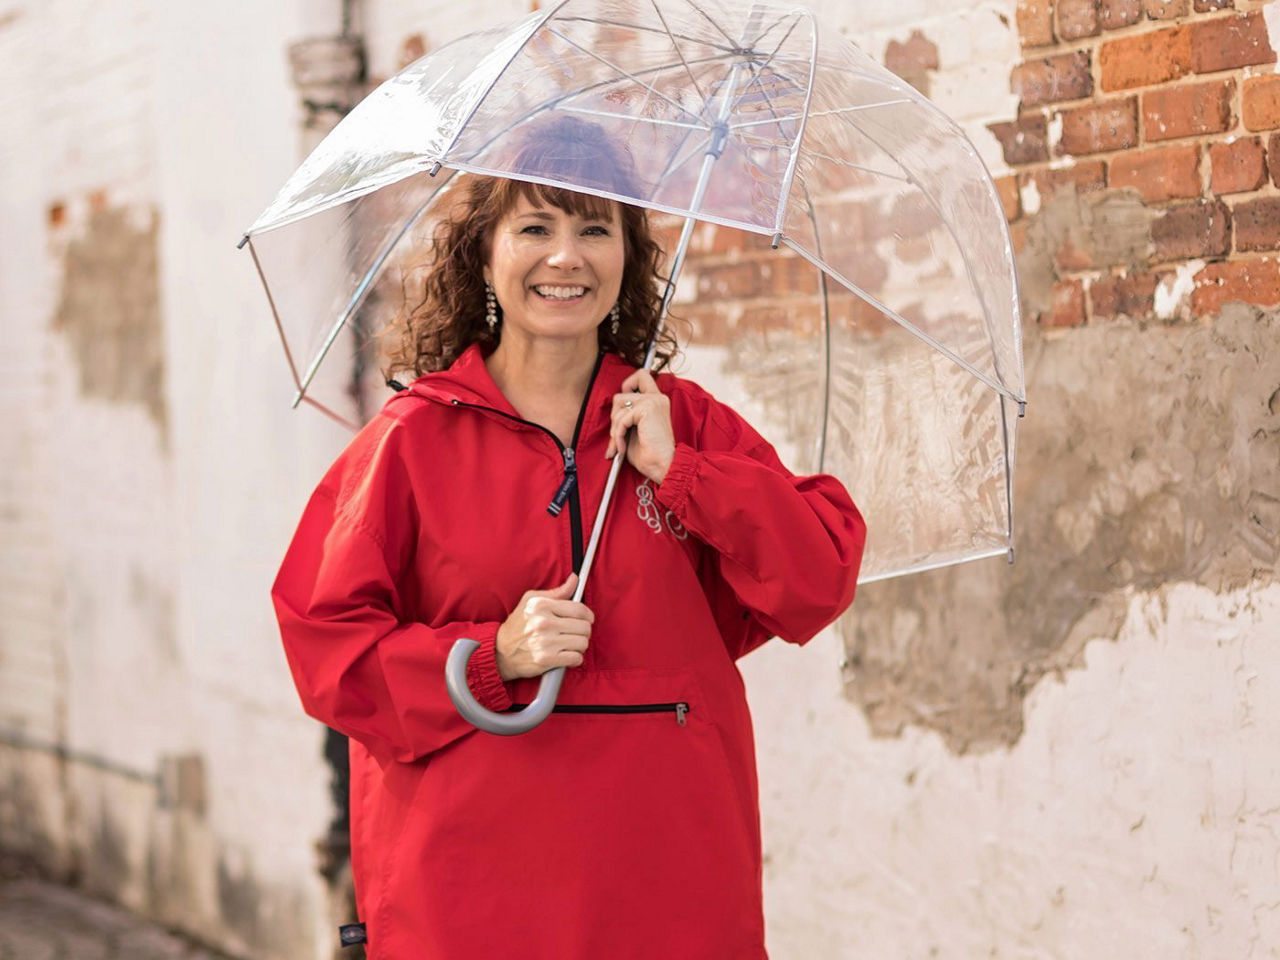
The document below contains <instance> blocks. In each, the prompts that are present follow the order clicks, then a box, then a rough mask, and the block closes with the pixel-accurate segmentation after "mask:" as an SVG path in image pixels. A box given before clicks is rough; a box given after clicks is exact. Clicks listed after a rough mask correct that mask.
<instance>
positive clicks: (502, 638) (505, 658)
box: [497, 573, 596, 680]
mask: <svg viewBox="0 0 1280 960" xmlns="http://www.w3.org/2000/svg"><path fill="white" fill-rule="evenodd" d="M577 585H578V575H577V574H576V573H571V574H569V579H568V580H566V581H565V582H564V583H562V584H560V586H558V587H555V588H554V589H551V590H528V591H526V592H525V594H524V596H522V597H521V598H520V602H519V603H517V604H516V608H515V609H514V610H513V611H511V615H510V616H509V617H507V619H506V620H504V621H503V622H502V626H500V627H499V628H498V636H497V660H498V675H499V676H501V677H502V679H503V680H515V679H517V678H518V677H537V676H541V675H542V674H544V673H546V672H547V671H548V670H552V669H554V668H556V667H580V666H582V655H583V654H584V653H585V652H586V649H587V640H588V639H589V638H590V636H591V624H592V623H594V622H595V619H596V615H595V614H594V613H592V612H591V611H590V610H589V609H587V607H586V605H585V604H581V603H576V602H574V601H573V600H571V599H570V598H571V597H572V596H573V591H574V589H575V588H576V587H577Z"/></svg>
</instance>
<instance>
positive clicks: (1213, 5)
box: [1194, 0, 1234, 13]
mask: <svg viewBox="0 0 1280 960" xmlns="http://www.w3.org/2000/svg"><path fill="white" fill-rule="evenodd" d="M1194 6H1195V11H1196V13H1209V12H1210V11H1212V10H1231V9H1232V8H1233V7H1234V4H1233V2H1232V0H1195V4H1194Z"/></svg>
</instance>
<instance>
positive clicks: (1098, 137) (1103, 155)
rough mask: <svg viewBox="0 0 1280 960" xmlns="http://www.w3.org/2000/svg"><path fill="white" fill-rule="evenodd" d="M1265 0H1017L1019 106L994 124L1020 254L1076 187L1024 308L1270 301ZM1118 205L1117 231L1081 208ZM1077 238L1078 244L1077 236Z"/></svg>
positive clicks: (1278, 89)
mask: <svg viewBox="0 0 1280 960" xmlns="http://www.w3.org/2000/svg"><path fill="white" fill-rule="evenodd" d="M1264 8H1265V5H1263V4H1258V3H1249V2H1247V0H1056V2H1054V0H1019V2H1018V8H1017V25H1018V29H1019V33H1020V35H1021V40H1022V44H1023V56H1024V59H1023V61H1022V62H1021V63H1019V64H1018V65H1016V66H1015V67H1014V68H1013V71H1012V73H1011V75H1010V77H1009V83H1010V88H1011V89H1012V91H1013V92H1014V93H1015V94H1016V95H1017V96H1018V97H1019V98H1020V102H1019V107H1018V112H1017V116H1016V117H1014V118H1012V119H1010V120H1007V121H1004V122H1000V123H994V124H991V125H990V127H989V129H990V130H991V132H992V133H993V134H995V136H996V137H997V139H998V140H999V141H1000V144H1001V147H1002V149H1003V151H1004V159H1005V162H1006V163H1007V164H1008V165H1009V167H1011V168H1013V170H1014V172H1013V173H1011V174H1009V175H1007V176H1004V177H1001V178H999V180H998V186H999V187H1000V193H1001V197H1002V198H1003V200H1004V203H1005V209H1006V213H1007V215H1008V218H1009V220H1010V222H1011V223H1012V228H1011V229H1012V232H1013V236H1014V244H1015V248H1017V249H1018V251H1019V254H1020V256H1022V255H1024V254H1025V253H1026V251H1027V246H1028V243H1029V242H1030V241H1033V240H1034V237H1035V231H1036V229H1037V228H1036V226H1035V221H1036V218H1037V216H1038V215H1040V214H1041V213H1042V212H1043V210H1044V208H1045V206H1046V204H1048V203H1050V202H1053V200H1054V197H1055V195H1057V194H1059V193H1061V192H1062V191H1064V190H1065V191H1075V193H1076V195H1077V199H1078V202H1079V203H1080V205H1081V207H1082V209H1084V210H1085V211H1086V213H1085V216H1084V217H1083V222H1084V225H1085V229H1084V230H1083V231H1079V230H1077V231H1076V232H1075V235H1074V236H1067V234H1070V233H1071V231H1065V232H1064V231H1058V232H1057V234H1055V236H1056V238H1057V240H1058V241H1061V242H1054V243H1052V247H1053V249H1052V251H1051V253H1052V284H1051V287H1050V288H1049V289H1048V291H1047V292H1046V291H1045V290H1044V289H1043V288H1038V287H1036V286H1035V285H1031V290H1030V292H1029V295H1028V296H1027V297H1026V298H1025V299H1026V303H1025V306H1026V308H1027V318H1028V319H1029V320H1030V319H1033V318H1034V319H1037V320H1038V321H1039V322H1040V323H1042V324H1045V325H1049V326H1074V325H1079V324H1084V323H1090V322H1097V321H1104V320H1108V319H1112V318H1114V317H1116V316H1120V315H1128V316H1135V317H1137V316H1146V315H1152V314H1154V315H1156V316H1158V317H1159V318H1161V319H1172V318H1174V317H1188V316H1193V317H1204V316H1209V315H1212V314H1215V313H1217V312H1218V310H1219V309H1220V308H1221V307H1222V305H1223V304H1224V303H1226V302H1228V301H1231V300H1243V301H1245V302H1248V303H1252V304H1256V305H1260V306H1270V305H1275V304H1280V261H1277V260H1276V258H1275V254H1274V252H1275V251H1277V250H1280V191H1278V190H1277V186H1278V185H1280V133H1277V132H1273V131H1275V130H1277V129H1280V76H1276V75H1275V73H1274V69H1275V62H1276V53H1275V49H1274V48H1273V43H1272V40H1271V37H1270V35H1269V31H1268V24H1267V20H1268V17H1269V11H1266V10H1265V9H1264ZM1125 200H1136V201H1138V202H1140V204H1141V206H1142V208H1143V209H1140V210H1139V209H1134V208H1132V207H1130V208H1127V210H1126V220H1125V222H1126V224H1127V227H1128V228H1130V229H1131V230H1134V231H1135V233H1134V235H1133V236H1131V238H1130V239H1131V240H1133V241H1134V242H1131V243H1126V244H1114V243H1107V242H1102V243H1095V242H1092V241H1094V240H1096V239H1097V236H1096V232H1097V231H1103V230H1106V229H1108V227H1109V226H1113V225H1114V224H1113V223H1109V222H1101V223H1094V225H1093V228H1092V229H1090V227H1089V225H1090V223H1091V220H1090V214H1093V213H1096V212H1097V211H1099V210H1106V209H1112V210H1115V209H1122V207H1121V206H1120V205H1121V204H1122V203H1123V202H1124V201H1125ZM1081 240H1083V242H1081Z"/></svg>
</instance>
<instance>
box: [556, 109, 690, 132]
mask: <svg viewBox="0 0 1280 960" xmlns="http://www.w3.org/2000/svg"><path fill="white" fill-rule="evenodd" d="M556 109H558V110H562V111H563V112H565V113H581V114H583V115H584V116H588V117H605V118H607V119H609V120H625V121H627V122H628V123H654V124H658V125H660V126H664V127H682V128H684V129H686V130H710V129H711V128H710V127H709V126H707V125H706V124H705V123H681V122H680V121H679V120H663V119H662V118H661V117H636V116H630V115H628V114H623V113H610V112H609V111H608V110H588V109H587V108H586V107H564V106H562V107H557V108H556Z"/></svg>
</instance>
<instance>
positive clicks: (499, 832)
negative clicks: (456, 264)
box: [272, 346, 865, 960]
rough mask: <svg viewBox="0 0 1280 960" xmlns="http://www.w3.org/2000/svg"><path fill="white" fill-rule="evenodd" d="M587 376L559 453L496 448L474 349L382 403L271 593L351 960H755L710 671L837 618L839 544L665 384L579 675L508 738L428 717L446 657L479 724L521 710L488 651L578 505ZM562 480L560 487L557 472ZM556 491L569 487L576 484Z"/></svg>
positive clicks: (747, 435) (487, 381)
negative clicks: (666, 420)
mask: <svg viewBox="0 0 1280 960" xmlns="http://www.w3.org/2000/svg"><path fill="white" fill-rule="evenodd" d="M632 372H633V368H631V367H629V366H628V365H626V364H625V363H624V362H623V361H621V360H620V359H618V358H617V357H615V356H613V355H605V356H603V358H602V360H601V362H600V363H599V365H598V366H597V369H596V372H595V374H594V377H593V380H592V385H591V387H590V389H589V391H588V395H587V398H586V400H585V402H584V405H583V408H582V412H581V414H580V416H579V419H578V428H577V437H576V442H575V444H574V450H564V449H562V447H561V444H560V442H559V440H557V439H556V437H555V435H554V434H552V433H551V432H549V431H547V430H545V429H543V428H542V427H540V426H537V425H536V424H532V423H528V422H525V421H522V420H521V419H520V417H519V415H518V414H517V412H516V411H515V410H514V409H513V408H512V406H511V405H510V403H508V402H507V400H506V399H505V398H504V397H503V396H502V394H501V393H500V392H499V390H498V389H497V387H496V386H495V385H494V383H493V380H492V379H491V378H490V377H489V374H488V371H487V369H486V367H485V364H484V358H483V355H482V353H481V352H480V348H479V347H478V346H472V347H471V348H470V349H468V350H467V351H466V352H465V353H463V355H462V356H461V357H460V358H459V359H458V360H457V362H456V363H454V364H453V366H452V367H451V368H450V369H449V370H447V371H443V372H440V373H435V374H428V375H426V376H424V377H421V378H419V379H418V380H417V381H416V382H415V383H414V384H413V385H412V386H411V387H410V388H409V389H408V390H406V391H403V392H402V393H400V394H397V395H396V396H395V397H393V398H392V399H391V400H389V401H388V403H387V404H386V406H385V408H384V409H383V410H382V412H381V413H380V414H379V415H378V416H377V417H375V418H374V419H373V421H372V422H370V423H369V424H368V425H367V426H366V427H365V428H364V429H363V430H362V431H361V432H360V434H359V435H358V436H357V437H356V438H355V440H354V441H352V443H351V445H350V446H349V447H348V448H347V450H346V451H345V452H344V453H343V454H342V455H341V456H340V457H339V458H338V460H337V462H336V463H335V464H334V465H333V467H332V468H331V469H330V470H329V472H328V473H327V474H326V475H325V477H324V479H323V480H322V481H321V483H320V486H319V487H318V488H317V489H316V491H315V493H314V495H313V496H312V498H311V500H310V502H309V503H308V505H307V507H306V510H305V512H304V514H303V516H302V520H301V523H300V524H299V527H298V531H297V534H296V535H295V537H294V540H293V542H292V544H291V545H290V547H289V550H288V553H287V555H286V556H285V559H284V563H283V566H282V567H281V569H280V573H279V576H278V578H277V580H276V582H275V586H274V588H273V591H272V595H273V599H274V602H275V607H276V613H277V615H278V617H279V620H280V628H281V633H282V635H283V638H284V644H285V650H286V652H287V654H288V658H289V663H290V666H291V668H292V671H293V676H294V679H295V681H296V683H297V686H298V690H299V692H300V694H301V697H302V702H303V704H304V706H305V708H306V710H307V712H308V713H310V714H311V715H312V716H314V717H316V718H317V719H319V720H321V721H323V722H324V723H326V724H329V725H330V726H332V727H334V728H335V729H337V730H339V731H341V732H343V733H345V734H347V735H348V736H349V737H350V738H351V834H352V835H351V840H352V860H353V869H354V874H355V883H356V893H357V898H358V901H359V906H360V913H361V919H363V920H364V921H365V923H366V924H367V929H368V938H369V955H370V956H371V957H372V958H374V960H437V958H438V960H490V958H493V960H497V958H501V960H508V958H512V957H519V958H521V960H629V958H636V960H641V958H643V960H654V958H657V957H663V958H673V960H713V958H714V960H760V958H764V957H765V948H764V921H763V911H762V907H761V859H760V830H759V808H758V800H757V785H756V768H755V754H754V745H753V741H752V732H751V719H750V716H749V714H748V712H747V702H746V698H745V696H744V692H743V684H742V679H741V676H740V675H739V673H738V669H737V667H736V666H735V664H734V661H735V660H736V659H737V658H738V657H740V656H742V655H743V654H745V653H747V652H748V651H750V650H752V649H754V648H755V647H757V646H759V645H760V644H762V643H763V642H764V641H765V640H767V639H768V638H769V637H771V636H774V635H777V636H781V637H782V638H784V639H785V640H789V641H792V642H795V643H803V642H805V641H806V640H808V639H809V638H811V637H812V636H813V635H814V634H816V633H817V632H818V631H819V630H821V629H822V627H824V626H825V625H827V624H828V623H830V622H831V621H832V620H833V619H834V618H835V617H836V616H837V615H838V614H839V613H840V612H841V611H843V610H844V609H845V608H846V607H847V606H848V605H849V603H850V602H851V601H852V599H853V592H854V583H855V580H856V578H857V573H858V564H859V562H860V560H861V556H862V547H863V540H864V536H865V527H864V525H863V521H862V518H861V516H860V515H859V514H858V511H857V509H856V508H855V507H854V505H853V503H852V501H851V500H850V499H849V496H848V494H847V493H846V492H845V489H844V488H843V487H842V486H841V485H840V483H838V482H837V481H836V480H834V479H832V478H831V477H826V476H814V477H797V476H793V475H792V474H790V473H789V472H788V471H787V470H786V469H785V468H784V467H783V466H782V464H781V463H780V462H779V461H778V458H777V456H776V455H775V453H774V451H773V449H772V447H770V446H769V445H768V444H767V443H766V442H765V441H764V440H762V439H761V438H760V436H759V435H758V434H757V433H756V432H755V431H754V430H752V429H751V427H750V426H748V425H747V424H746V422H744V421H743V420H742V419H741V418H740V417H739V416H738V415H737V414H735V413H734V412H733V411H732V410H730V409H729V408H728V407H726V406H724V405H723V404H721V403H718V402H717V401H716V400H715V399H714V398H712V397H711V396H710V395H709V394H707V393H706V392H705V391H704V390H702V389H700V388H699V387H697V386H696V385H694V384H693V383H690V382H688V381H685V380H681V379H679V378H677V377H675V376H671V375H660V376H658V378H657V382H658V385H659V387H660V388H661V389H662V391H663V392H664V393H666V394H667V395H668V396H669V397H670V398H671V416H672V425H673V428H674V432H675V438H676V441H677V446H676V453H675V458H674V460H673V461H672V463H671V467H670V470H669V472H668V473H667V476H666V478H665V480H664V481H663V483H662V484H661V485H660V486H658V485H655V484H653V483H652V482H650V481H646V480H645V478H644V477H643V476H642V475H641V474H639V473H637V472H636V471H635V470H633V469H632V468H631V466H630V465H629V464H628V465H624V467H623V469H622V474H621V476H620V478H619V482H618V489H617V491H616V492H615V494H614V496H615V503H614V504H613V508H612V510H611V512H610V515H609V518H608V521H607V523H606V525H605V530H604V534H603V540H602V542H601V544H600V549H599V552H598V554H597V557H596V560H595V565H594V568H593V570H592V572H591V576H590V578H589V580H588V584H587V589H586V593H585V595H584V597H583V602H584V603H585V604H586V605H587V606H588V607H590V608H591V609H592V610H593V611H594V612H595V616H596V620H595V625H594V627H593V630H592V636H591V641H590V646H589V648H588V650H587V653H586V661H585V663H584V664H583V665H582V666H580V667H577V668H573V669H569V670H567V671H566V675H565V678H564V686H563V688H562V690H561V694H560V698H559V706H558V707H557V712H556V713H554V714H552V716H551V717H550V718H549V719H548V720H547V721H546V722H545V723H543V724H542V725H541V726H539V727H537V728H536V729H535V730H533V731H532V732H530V733H526V734H523V735H520V736H515V737H499V736H493V735H490V734H486V733H481V732H478V731H476V730H475V729H474V728H473V727H471V726H470V725H469V724H468V723H467V722H466V721H464V720H463V719H462V718H461V717H460V716H459V715H458V713H457V711H456V710H455V709H454V707H453V705H452V703H451V702H450V701H449V698H448V696H447V694H446V692H445V683H444V665H445V659H446V657H447V656H448V653H449V649H450V647H452V646H453V643H454V641H455V640H457V639H458V638H459V637H471V638H473V639H475V640H477V641H479V643H480V648H479V650H478V651H477V652H476V653H475V655H474V656H473V657H472V661H471V667H470V686H471V688H472V690H473V692H474V693H475V695H476V697H477V698H478V699H479V700H480V702H481V703H483V704H484V705H485V706H487V707H488V708H489V709H491V710H497V711H501V710H506V709H508V708H510V707H511V706H512V704H516V703H519V704H527V703H528V702H529V701H530V700H532V699H533V696H534V695H535V693H536V691H537V686H538V680H537V679H533V680H520V681H515V682H511V683H504V682H503V681H502V680H501V678H500V677H499V676H498V672H497V667H496V662H495V659H494V656H495V651H494V636H495V633H496V631H497V629H498V626H499V625H500V624H501V623H502V621H503V620H504V619H505V618H506V617H507V614H508V613H509V612H510V611H511V610H512V609H513V608H514V606H515V604H516V602H517V600H518V599H519V598H520V596H521V594H522V593H524V591H526V590H530V589H545V588H549V587H552V586H555V585H556V584H559V583H561V582H563V581H564V579H565V578H566V577H567V576H568V574H569V572H570V570H571V569H573V568H576V566H577V565H578V564H579V563H580V561H581V554H582V549H583V540H584V539H585V537H586V536H587V535H589V532H590V525H591V523H592V521H593V519H594V517H595V514H596V510H597V508H598V507H599V505H600V500H601V497H602V494H603V492H604V485H605V479H606V476H607V473H608V468H609V461H607V460H606V459H605V458H604V449H605V446H606V444H607V442H608V428H609V415H610V409H611V400H612V397H613V395H614V394H615V393H617V392H619V387H620V384H621V383H622V381H623V380H624V379H625V378H626V377H627V376H628V375H629V374H630V373H632ZM575 452H576V458H575V457H574V453H575ZM575 471H576V473H575Z"/></svg>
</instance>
